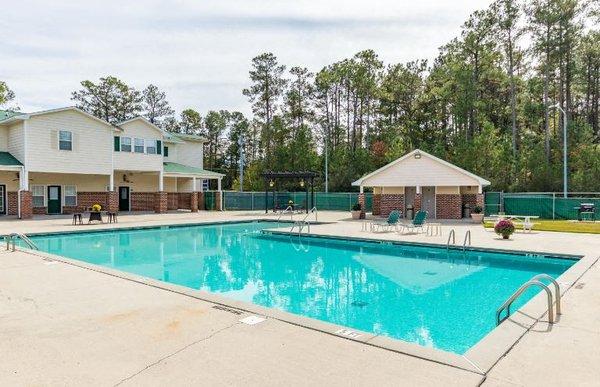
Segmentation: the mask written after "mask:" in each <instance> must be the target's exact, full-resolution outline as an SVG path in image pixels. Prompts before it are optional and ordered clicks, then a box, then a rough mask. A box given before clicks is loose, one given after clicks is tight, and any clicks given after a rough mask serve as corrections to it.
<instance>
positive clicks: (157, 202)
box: [154, 192, 167, 214]
mask: <svg viewBox="0 0 600 387" xmlns="http://www.w3.org/2000/svg"><path fill="white" fill-rule="evenodd" d="M155 196H156V198H155V199H154V212H156V213H157V214H164V213H165V212H167V193H166V192H156V193H155Z"/></svg>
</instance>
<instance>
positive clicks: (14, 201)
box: [6, 192, 19, 215]
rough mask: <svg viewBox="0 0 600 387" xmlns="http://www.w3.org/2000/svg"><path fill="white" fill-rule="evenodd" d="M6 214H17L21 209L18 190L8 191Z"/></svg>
mask: <svg viewBox="0 0 600 387" xmlns="http://www.w3.org/2000/svg"><path fill="white" fill-rule="evenodd" d="M6 204H7V208H6V214H7V215H17V211H18V210H19V208H18V205H19V196H18V193H17V192H7V193H6Z"/></svg>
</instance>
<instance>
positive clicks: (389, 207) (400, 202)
mask: <svg viewBox="0 0 600 387" xmlns="http://www.w3.org/2000/svg"><path fill="white" fill-rule="evenodd" d="M380 210H381V211H380V215H381V216H388V215H389V214H390V212H392V211H394V210H400V211H402V214H403V215H404V195H402V194H383V195H381V204H380Z"/></svg>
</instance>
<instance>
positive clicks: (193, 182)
mask: <svg viewBox="0 0 600 387" xmlns="http://www.w3.org/2000/svg"><path fill="white" fill-rule="evenodd" d="M196 191H197V189H196V178H195V177H192V192H196Z"/></svg>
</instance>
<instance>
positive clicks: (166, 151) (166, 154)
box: [165, 146, 169, 157]
mask: <svg viewBox="0 0 600 387" xmlns="http://www.w3.org/2000/svg"><path fill="white" fill-rule="evenodd" d="M165 157H169V147H168V146H165Z"/></svg>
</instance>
